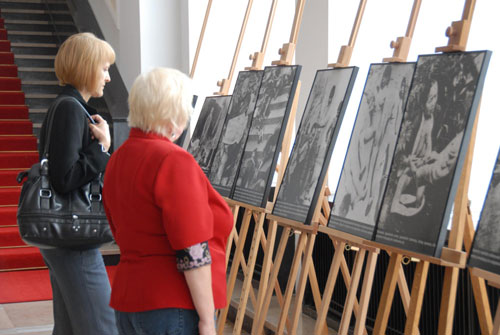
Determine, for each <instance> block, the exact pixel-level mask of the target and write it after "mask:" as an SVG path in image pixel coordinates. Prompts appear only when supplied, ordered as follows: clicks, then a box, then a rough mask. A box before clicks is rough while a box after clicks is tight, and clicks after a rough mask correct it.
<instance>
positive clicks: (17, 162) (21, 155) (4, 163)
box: [0, 150, 38, 205]
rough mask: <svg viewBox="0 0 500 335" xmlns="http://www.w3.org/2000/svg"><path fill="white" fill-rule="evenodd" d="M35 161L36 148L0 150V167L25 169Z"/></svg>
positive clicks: (36, 156) (36, 155) (36, 159)
mask: <svg viewBox="0 0 500 335" xmlns="http://www.w3.org/2000/svg"><path fill="white" fill-rule="evenodd" d="M36 162H38V151H36V150H26V151H0V169H7V168H9V169H27V168H29V167H31V166H32V165H33V164H35V163H36ZM0 186H3V185H0ZM4 205H10V204H4Z"/></svg>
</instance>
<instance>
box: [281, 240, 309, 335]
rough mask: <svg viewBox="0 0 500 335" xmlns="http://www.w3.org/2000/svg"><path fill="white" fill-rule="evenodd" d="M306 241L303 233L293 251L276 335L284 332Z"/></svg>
mask: <svg viewBox="0 0 500 335" xmlns="http://www.w3.org/2000/svg"><path fill="white" fill-rule="evenodd" d="M307 240H308V236H307V234H305V233H302V234H300V237H299V242H298V243H297V248H296V250H295V255H294V257H293V262H292V268H291V269H290V275H289V276H288V282H287V285H286V290H285V296H284V300H283V306H282V307H281V313H280V318H279V321H278V327H277V329H276V334H283V333H284V331H285V323H286V320H287V318H288V311H289V310H290V305H291V303H292V294H293V290H294V287H295V280H296V278H297V273H298V271H299V266H300V259H301V258H302V257H301V256H302V253H303V252H304V247H305V244H306V242H307Z"/></svg>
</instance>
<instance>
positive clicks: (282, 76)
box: [232, 65, 301, 207]
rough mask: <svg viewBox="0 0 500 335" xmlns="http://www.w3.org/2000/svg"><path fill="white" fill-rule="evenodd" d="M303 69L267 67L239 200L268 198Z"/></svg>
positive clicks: (237, 190) (237, 192) (237, 194)
mask: <svg viewBox="0 0 500 335" xmlns="http://www.w3.org/2000/svg"><path fill="white" fill-rule="evenodd" d="M300 70H301V66H300V65H294V66H268V67H266V68H265V69H264V76H263V78H262V84H261V86H260V89H259V94H258V97H257V103H256V106H255V112H254V115H253V119H252V124H251V126H250V131H249V133H248V139H247V142H246V145H245V149H244V151H243V156H242V159H241V166H240V168H239V171H238V177H237V179H236V187H235V190H234V194H233V195H232V198H233V199H234V200H236V201H241V202H244V203H247V204H250V205H254V206H257V207H264V206H265V204H266V202H267V197H268V196H269V191H270V189H271V182H272V179H273V176H274V171H275V169H276V164H277V161H278V156H279V154H280V149H281V143H282V141H283V136H284V133H285V130H286V125H287V122H288V117H289V115H290V110H291V107H292V102H293V98H294V96H295V91H296V88H297V82H298V79H299V75H300Z"/></svg>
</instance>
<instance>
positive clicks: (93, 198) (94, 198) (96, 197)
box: [90, 194, 102, 201]
mask: <svg viewBox="0 0 500 335" xmlns="http://www.w3.org/2000/svg"><path fill="white" fill-rule="evenodd" d="M101 200H102V195H100V194H90V201H101Z"/></svg>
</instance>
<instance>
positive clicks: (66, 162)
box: [39, 86, 109, 193]
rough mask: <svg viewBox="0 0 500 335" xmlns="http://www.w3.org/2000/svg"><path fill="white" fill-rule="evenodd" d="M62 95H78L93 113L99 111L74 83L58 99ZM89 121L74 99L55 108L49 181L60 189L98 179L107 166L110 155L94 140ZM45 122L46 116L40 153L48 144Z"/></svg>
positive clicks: (62, 190)
mask: <svg viewBox="0 0 500 335" xmlns="http://www.w3.org/2000/svg"><path fill="white" fill-rule="evenodd" d="M62 96H71V97H74V98H76V99H77V100H78V101H79V102H80V103H81V104H82V105H83V106H84V107H85V109H86V110H87V112H88V113H89V114H90V115H93V114H96V113H97V111H96V110H95V109H94V108H92V107H90V106H89V105H87V104H86V103H85V101H84V100H83V98H82V96H81V95H80V93H79V92H78V91H77V90H76V89H75V88H74V87H72V86H66V87H65V88H64V89H63V91H62V93H61V94H60V95H59V96H58V97H57V99H59V98H60V97H62ZM57 99H56V100H57ZM47 115H48V114H47ZM88 120H89V119H88V117H87V115H86V114H85V111H84V110H83V109H82V106H81V105H80V104H78V102H76V101H74V100H72V99H67V100H64V101H62V102H61V103H60V104H59V106H57V109H56V110H55V115H54V123H53V125H52V131H51V134H50V145H49V157H48V159H49V175H50V180H51V183H52V186H53V187H54V189H55V190H56V191H58V192H61V193H66V192H69V191H72V190H74V189H77V188H79V187H81V186H82V185H85V184H86V183H88V182H90V181H91V180H93V179H95V178H96V177H97V176H98V175H99V173H101V172H104V169H105V168H106V164H107V163H108V159H109V155H108V154H107V153H104V152H102V150H101V146H100V144H99V142H98V141H97V140H96V139H92V136H91V133H90V128H89V126H88ZM46 123H47V117H46V118H45V120H44V122H43V125H42V129H41V132H40V146H39V155H40V156H41V155H42V151H43V147H44V144H45V128H46V127H47V125H46Z"/></svg>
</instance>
